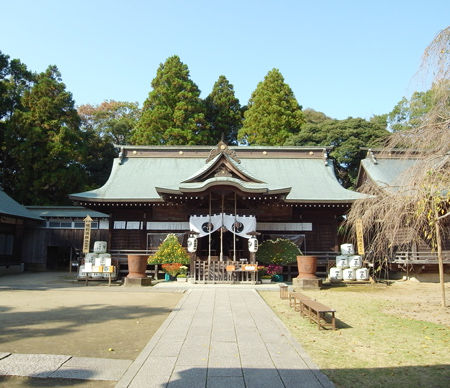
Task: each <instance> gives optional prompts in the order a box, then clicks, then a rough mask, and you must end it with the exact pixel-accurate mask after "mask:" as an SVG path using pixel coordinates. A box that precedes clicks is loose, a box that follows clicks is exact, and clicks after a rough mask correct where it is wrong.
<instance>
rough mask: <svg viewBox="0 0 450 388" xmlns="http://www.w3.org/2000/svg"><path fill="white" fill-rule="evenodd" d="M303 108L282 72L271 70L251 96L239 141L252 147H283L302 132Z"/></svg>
mask: <svg viewBox="0 0 450 388" xmlns="http://www.w3.org/2000/svg"><path fill="white" fill-rule="evenodd" d="M301 109H302V108H301V106H300V105H299V104H298V102H297V100H296V99H295V96H294V93H293V92H292V90H291V88H290V87H289V85H287V84H286V83H285V82H284V78H283V76H282V75H281V73H280V71H279V70H278V69H272V70H271V71H269V72H268V73H267V75H266V76H265V78H264V81H263V82H260V83H259V84H258V86H257V88H256V90H255V91H254V92H253V93H252V96H251V98H250V101H249V103H248V109H247V110H246V111H245V113H244V117H245V119H244V125H243V127H242V128H241V129H240V130H239V135H238V138H239V140H241V141H243V142H246V143H248V144H251V145H283V144H284V143H285V141H286V140H287V139H288V138H289V136H291V135H292V134H295V133H298V132H299V131H300V127H301V125H302V124H303V122H304V119H303V113H302V110H301Z"/></svg>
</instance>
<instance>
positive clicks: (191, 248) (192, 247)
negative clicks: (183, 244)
mask: <svg viewBox="0 0 450 388" xmlns="http://www.w3.org/2000/svg"><path fill="white" fill-rule="evenodd" d="M197 245H198V241H197V237H189V238H188V240H187V250H188V252H190V253H194V252H196V251H197Z"/></svg>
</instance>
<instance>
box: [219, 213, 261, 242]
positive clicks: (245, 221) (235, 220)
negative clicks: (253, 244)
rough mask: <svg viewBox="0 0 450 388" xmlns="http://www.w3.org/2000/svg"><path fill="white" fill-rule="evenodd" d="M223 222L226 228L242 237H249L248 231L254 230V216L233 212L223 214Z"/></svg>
mask: <svg viewBox="0 0 450 388" xmlns="http://www.w3.org/2000/svg"><path fill="white" fill-rule="evenodd" d="M223 223H224V226H225V228H227V230H229V231H230V232H232V233H234V234H235V235H237V236H241V237H244V238H250V237H252V236H251V235H249V234H248V233H250V232H256V217H255V216H239V215H236V216H235V215H234V214H224V217H223Z"/></svg>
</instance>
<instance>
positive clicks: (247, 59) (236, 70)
mask: <svg viewBox="0 0 450 388" xmlns="http://www.w3.org/2000/svg"><path fill="white" fill-rule="evenodd" d="M0 9H1V10H2V17H1V23H0V50H1V51H2V52H3V53H5V54H8V55H9V56H10V57H11V58H19V59H20V60H22V62H24V63H25V64H26V65H27V66H28V67H29V68H30V69H31V70H35V71H43V70H45V68H46V67H47V66H48V65H50V64H55V65H56V66H58V68H59V70H60V71H61V73H62V78H63V81H64V82H65V84H66V85H67V89H68V90H69V91H70V92H72V94H73V97H74V100H75V102H76V104H77V105H81V104H86V103H91V104H98V103H101V102H102V101H104V100H109V99H113V100H119V101H137V102H139V104H141V105H142V103H143V102H144V100H145V99H146V97H147V95H148V92H149V91H150V88H151V87H150V83H151V80H152V79H153V78H154V77H155V75H156V70H157V68H158V66H159V64H160V63H162V62H164V61H165V59H166V58H167V57H169V56H171V55H173V54H177V55H179V56H180V58H181V60H182V61H183V62H184V63H186V64H187V65H188V67H189V70H190V74H191V78H192V80H193V81H194V82H195V83H196V84H197V85H198V86H199V88H200V90H201V91H202V95H201V96H202V97H206V96H207V95H208V94H209V93H210V91H211V89H212V87H213V84H214V82H215V81H216V80H217V78H218V77H219V75H221V74H223V75H225V76H226V77H227V78H228V79H229V80H230V82H231V83H232V84H233V85H234V89H235V92H236V96H237V97H238V98H239V100H240V102H241V104H243V105H244V104H246V103H247V102H248V99H249V98H250V96H251V93H252V92H253V91H254V89H255V88H256V86H257V84H258V82H260V81H262V80H263V79H264V76H265V75H266V74H267V72H268V71H269V70H271V69H272V68H274V67H276V68H278V69H280V71H281V73H282V74H283V76H284V78H285V80H286V82H287V83H288V84H289V85H290V86H291V88H292V90H293V91H294V93H295V96H296V97H297V100H298V101H299V103H300V104H301V105H302V106H303V107H304V108H307V107H310V108H313V109H316V110H319V111H322V112H324V113H326V114H327V115H329V116H331V117H335V118H339V119H343V118H346V117H348V116H352V117H364V118H370V117H371V116H372V115H373V114H382V113H386V112H389V111H390V110H391V109H392V108H393V106H394V105H395V104H396V103H397V102H398V101H399V100H400V99H401V98H402V96H404V95H407V94H409V93H411V92H413V91H414V90H415V89H417V88H418V86H417V83H415V81H412V78H413V76H414V74H415V72H416V71H417V70H418V67H419V64H420V58H421V55H422V53H423V50H424V49H425V47H426V46H427V45H428V44H429V43H430V42H431V40H432V39H433V38H434V36H435V35H436V34H437V33H438V32H439V31H440V30H442V29H444V28H446V27H447V26H448V24H449V19H450V18H449V16H450V1H448V0H447V1H437V0H436V1H435V0H427V1H424V0H422V1H416V0H410V1H395V0H391V1H382V0H379V1H345V0H340V1H303V0H302V1H300V0H298V1H281V0H278V1H275V0H274V1H268V0H255V1H253V0H251V1H246V0H241V1H235V0H227V1H212V0H209V1H200V0H191V1H188V0H185V1H181V0H165V1H150V0H149V1H144V0H142V1H138V0H127V1H126V2H125V1H112V0H110V1H106V0H101V1H100V0H87V1H86V0H78V1H65V0H58V1H50V0H17V1H2V4H1V7H0Z"/></svg>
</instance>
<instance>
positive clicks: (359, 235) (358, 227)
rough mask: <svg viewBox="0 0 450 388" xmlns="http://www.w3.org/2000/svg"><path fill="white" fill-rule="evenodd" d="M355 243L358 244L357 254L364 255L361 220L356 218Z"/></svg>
mask: <svg viewBox="0 0 450 388" xmlns="http://www.w3.org/2000/svg"><path fill="white" fill-rule="evenodd" d="M356 243H357V245H358V255H364V236H363V226H362V220H361V219H358V220H356Z"/></svg>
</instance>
